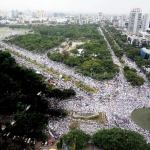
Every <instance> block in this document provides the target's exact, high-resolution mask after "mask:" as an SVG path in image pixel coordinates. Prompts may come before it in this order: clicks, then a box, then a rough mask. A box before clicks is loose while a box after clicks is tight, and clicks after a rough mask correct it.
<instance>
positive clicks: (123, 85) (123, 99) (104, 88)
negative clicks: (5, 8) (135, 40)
mask: <svg viewBox="0 0 150 150" xmlns="http://www.w3.org/2000/svg"><path fill="white" fill-rule="evenodd" d="M99 30H100V32H101V34H102V35H103V36H104V34H103V32H102V30H101V29H100V28H99ZM25 32H26V30H20V31H17V30H16V31H15V30H14V31H12V32H10V33H9V34H8V33H7V34H5V35H0V40H1V41H0V45H1V46H2V48H1V50H3V51H5V50H7V49H8V50H11V51H15V52H18V53H19V54H21V55H22V56H25V57H26V58H30V59H31V60H34V61H36V62H38V63H40V64H43V65H44V66H46V67H48V68H52V69H54V70H56V71H58V72H59V73H60V74H62V75H63V74H64V75H67V76H70V77H71V78H72V79H74V80H77V81H80V82H82V83H84V84H86V85H88V86H90V87H93V88H96V89H98V91H97V93H93V94H92V93H89V92H87V91H85V90H84V89H82V88H79V87H77V86H76V85H75V84H74V83H73V82H72V81H66V80H63V79H62V78H61V76H60V77H58V76H56V75H55V74H52V73H51V74H50V73H49V72H48V71H47V70H44V69H43V68H41V67H39V66H37V65H35V64H33V63H31V62H29V61H27V59H23V58H21V57H19V56H17V55H15V54H13V53H11V55H12V57H14V58H15V60H16V62H17V63H18V64H20V65H21V66H26V67H28V68H32V69H34V70H35V71H36V72H37V73H40V74H42V75H44V76H46V80H50V81H53V82H54V83H55V86H56V87H59V88H72V89H74V90H75V91H76V96H75V97H72V98H69V99H67V100H63V101H59V106H58V107H59V108H62V109H65V110H68V111H69V112H70V115H68V116H67V117H65V118H63V119H62V118H61V119H55V118H50V120H49V125H48V129H49V130H50V133H51V134H52V136H54V137H55V138H56V139H59V138H60V137H61V136H62V135H63V134H65V133H67V132H68V131H69V126H70V125H71V124H72V123H73V122H75V121H78V122H79V129H81V130H83V131H85V132H86V133H88V134H91V135H92V134H93V133H95V132H96V131H97V130H99V129H103V128H106V129H108V128H113V127H116V126H117V127H120V128H122V129H127V130H133V131H137V132H139V133H141V134H142V135H143V136H144V137H145V138H146V139H147V142H148V143H150V131H148V130H145V129H142V128H141V127H139V126H138V125H136V124H135V123H134V122H133V120H132V119H131V113H132V112H133V110H135V109H138V108H143V107H145V108H149V107H150V97H149V95H150V93H149V88H150V83H149V82H147V78H146V76H145V75H144V73H142V72H141V71H140V69H139V68H138V67H137V66H136V64H135V63H134V62H132V60H130V59H128V58H127V57H126V56H125V55H124V56H123V57H122V59H123V60H124V62H125V64H126V65H127V66H129V67H131V68H135V69H136V70H137V73H138V75H139V76H142V77H143V78H144V80H145V82H144V84H143V85H141V86H132V85H131V84H130V83H129V82H127V81H126V79H125V77H124V74H123V71H122V68H123V66H122V64H121V63H120V62H119V60H118V58H117V57H116V56H115V54H114V52H113V50H112V49H111V46H110V45H109V43H108V41H107V39H106V38H105V36H104V39H105V40H106V42H107V46H108V48H109V50H110V53H111V55H112V60H113V63H114V64H116V65H117V66H119V69H120V71H119V73H116V76H115V77H114V78H113V79H112V80H107V81H106V80H104V81H97V80H94V79H92V78H89V77H86V76H83V75H82V74H80V73H77V72H76V71H75V69H74V68H71V67H68V66H66V65H64V64H62V63H59V62H55V61H52V60H50V59H49V58H48V57H47V53H44V54H39V53H32V52H30V51H28V50H25V49H22V48H20V47H18V46H16V45H12V44H11V45H10V44H8V43H7V44H6V43H4V42H3V41H2V39H4V38H5V37H9V36H12V35H15V34H24V33H25ZM49 102H50V103H53V102H54V100H53V98H51V99H49ZM73 112H80V113H92V114H97V113H100V112H105V113H106V118H107V123H106V124H103V123H100V122H98V121H96V120H83V119H77V118H73V116H72V113H73Z"/></svg>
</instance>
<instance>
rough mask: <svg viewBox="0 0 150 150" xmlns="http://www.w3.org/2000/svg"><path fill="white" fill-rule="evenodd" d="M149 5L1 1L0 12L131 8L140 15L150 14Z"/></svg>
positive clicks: (112, 11)
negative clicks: (139, 11)
mask: <svg viewBox="0 0 150 150" xmlns="http://www.w3.org/2000/svg"><path fill="white" fill-rule="evenodd" d="M149 4H150V1H149V0H144V1H137V0H132V1H131V0H125V1H119V0H107V1H106V0H93V1H89V0H88V1H87V0H72V1H70V0H55V1H54V0H44V1H43V0H36V1H35V0H26V1H20V0H11V1H10V0H1V5H0V10H12V9H14V10H15V9H18V10H20V11H23V10H26V9H30V10H45V11H57V12H72V13H79V12H81V13H98V12H103V13H105V14H126V13H129V12H130V11H131V9H133V8H140V9H141V10H142V13H150V9H149V7H148V6H149ZM109 6H111V7H109Z"/></svg>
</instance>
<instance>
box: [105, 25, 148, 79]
mask: <svg viewBox="0 0 150 150" xmlns="http://www.w3.org/2000/svg"><path fill="white" fill-rule="evenodd" d="M106 28H107V30H108V31H109V32H110V33H111V35H112V36H113V38H114V39H115V40H116V42H117V43H118V45H119V46H120V47H121V48H122V49H123V52H124V53H125V54H126V56H127V57H128V58H130V59H131V60H132V61H133V62H135V63H136V64H137V66H138V67H139V68H140V69H141V70H142V71H143V72H144V73H145V74H146V76H147V77H148V79H149V81H150V74H149V73H147V72H146V71H145V70H144V69H143V66H149V65H150V61H149V60H148V59H147V58H142V57H141V54H140V50H139V48H136V47H134V45H130V44H126V43H125V41H126V36H125V35H122V34H121V32H120V31H118V30H116V29H115V28H114V27H108V26H107V27H106Z"/></svg>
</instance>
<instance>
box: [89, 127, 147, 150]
mask: <svg viewBox="0 0 150 150" xmlns="http://www.w3.org/2000/svg"><path fill="white" fill-rule="evenodd" d="M92 140H93V142H94V144H95V145H96V146H99V147H102V148H104V149H105V150H127V149H128V150H129V149H130V150H148V145H147V143H146V140H145V139H144V137H143V136H142V135H140V134H139V133H137V132H135V131H129V130H122V129H119V128H113V129H104V130H99V131H97V132H96V133H95V134H93V136H92Z"/></svg>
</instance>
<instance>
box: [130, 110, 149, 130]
mask: <svg viewBox="0 0 150 150" xmlns="http://www.w3.org/2000/svg"><path fill="white" fill-rule="evenodd" d="M131 118H132V120H133V121H134V122H135V123H136V124H137V125H138V126H140V127H141V128H143V129H146V130H148V131H150V109H148V108H139V109H136V110H134V111H133V112H132V114H131Z"/></svg>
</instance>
